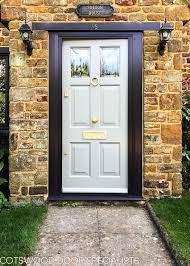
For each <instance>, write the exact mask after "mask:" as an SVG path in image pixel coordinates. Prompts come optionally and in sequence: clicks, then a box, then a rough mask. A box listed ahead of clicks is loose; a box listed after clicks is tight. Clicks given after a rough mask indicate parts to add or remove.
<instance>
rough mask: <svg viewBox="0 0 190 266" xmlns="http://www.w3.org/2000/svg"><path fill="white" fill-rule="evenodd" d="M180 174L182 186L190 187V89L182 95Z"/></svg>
mask: <svg viewBox="0 0 190 266" xmlns="http://www.w3.org/2000/svg"><path fill="white" fill-rule="evenodd" d="M182 101H183V106H182V127H183V135H182V143H183V148H182V156H183V159H182V162H183V167H182V176H183V186H184V188H189V187H190V91H185V92H184V94H183V97H182Z"/></svg>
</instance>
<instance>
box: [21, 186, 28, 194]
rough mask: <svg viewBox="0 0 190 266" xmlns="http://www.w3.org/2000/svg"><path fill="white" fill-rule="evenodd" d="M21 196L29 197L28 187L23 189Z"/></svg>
mask: <svg viewBox="0 0 190 266" xmlns="http://www.w3.org/2000/svg"><path fill="white" fill-rule="evenodd" d="M21 195H23V196H26V195H28V187H21Z"/></svg>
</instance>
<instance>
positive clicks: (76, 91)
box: [62, 39, 128, 193]
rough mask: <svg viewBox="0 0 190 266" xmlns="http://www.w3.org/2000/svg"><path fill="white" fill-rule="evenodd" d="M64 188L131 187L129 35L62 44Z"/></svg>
mask: <svg viewBox="0 0 190 266" xmlns="http://www.w3.org/2000/svg"><path fill="white" fill-rule="evenodd" d="M62 49H63V50H62V90H63V92H62V95H63V104H62V106H63V107H62V134H63V136H62V151H63V154H62V192H64V193H127V192H128V152H127V151H128V138H127V136H128V40H127V39H114V40H113V39H112V40H100V39H99V40H80V41H79V40H68V41H63V47H62Z"/></svg>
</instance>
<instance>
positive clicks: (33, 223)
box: [0, 205, 47, 257]
mask: <svg viewBox="0 0 190 266" xmlns="http://www.w3.org/2000/svg"><path fill="white" fill-rule="evenodd" d="M46 213H47V207H46V206H40V207H36V206H31V205H29V206H25V207H18V208H10V209H3V210H2V211H1V212H0V257H27V256H30V255H31V254H32V251H33V250H34V248H35V245H36V242H37V236H38V231H39V228H40V226H41V224H42V222H43V220H44V218H45V216H46Z"/></svg>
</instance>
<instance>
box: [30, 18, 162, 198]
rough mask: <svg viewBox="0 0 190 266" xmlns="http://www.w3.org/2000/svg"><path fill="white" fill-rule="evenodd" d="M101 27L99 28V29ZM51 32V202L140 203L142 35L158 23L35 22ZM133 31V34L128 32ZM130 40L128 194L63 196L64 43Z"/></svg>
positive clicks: (40, 27) (153, 28)
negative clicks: (125, 201)
mask: <svg viewBox="0 0 190 266" xmlns="http://www.w3.org/2000/svg"><path fill="white" fill-rule="evenodd" d="M96 25H98V28H96V27H97V26H96ZM33 29H35V30H48V31H49V197H48V199H49V200H141V199H143V197H142V171H143V170H142V143H143V142H142V141H143V137H142V112H143V110H142V53H143V51H142V48H143V46H142V35H143V30H158V29H159V23H144V24H143V23H97V24H95V23H33ZM129 30H132V31H129ZM116 38H118V39H121V38H124V39H128V42H129V52H128V58H129V69H128V73H126V75H128V76H129V84H128V90H129V92H128V97H129V99H128V114H129V115H128V125H129V126H128V154H129V158H128V194H111V193H62V191H61V189H62V42H63V41H64V40H67V39H116Z"/></svg>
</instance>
